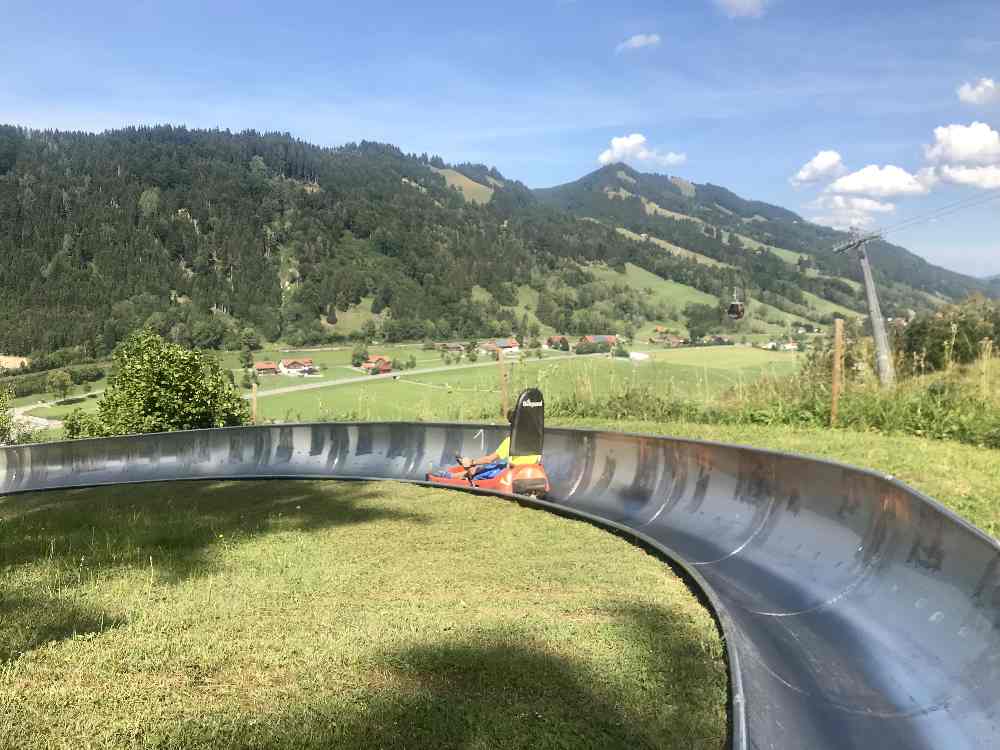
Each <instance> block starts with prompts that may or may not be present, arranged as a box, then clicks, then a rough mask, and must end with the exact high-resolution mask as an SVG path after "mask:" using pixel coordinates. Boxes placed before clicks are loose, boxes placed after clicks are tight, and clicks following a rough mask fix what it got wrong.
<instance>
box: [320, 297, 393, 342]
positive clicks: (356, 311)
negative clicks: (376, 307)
mask: <svg viewBox="0 0 1000 750" xmlns="http://www.w3.org/2000/svg"><path fill="white" fill-rule="evenodd" d="M374 301H375V298H374V297H362V298H361V302H359V303H358V304H357V305H354V306H353V307H350V308H348V309H347V310H346V311H343V312H342V311H340V310H337V322H336V323H334V324H333V325H330V324H329V323H327V322H326V318H322V319H321V322H322V324H323V327H324V328H326V329H327V330H329V331H333V332H335V333H339V334H342V335H344V336H347V335H348V334H351V333H354V332H356V331H360V330H361V329H362V327H363V326H364V324H365V323H367V322H368V321H369V320H378V319H379V316H378V315H376V314H375V313H373V312H372V302H374Z"/></svg>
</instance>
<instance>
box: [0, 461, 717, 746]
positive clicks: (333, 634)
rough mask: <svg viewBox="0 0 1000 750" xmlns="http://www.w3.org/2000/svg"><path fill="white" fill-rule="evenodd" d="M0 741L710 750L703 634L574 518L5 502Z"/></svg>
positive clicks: (454, 500) (707, 653) (264, 500)
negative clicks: (702, 749) (570, 519)
mask: <svg viewBox="0 0 1000 750" xmlns="http://www.w3.org/2000/svg"><path fill="white" fill-rule="evenodd" d="M0 542H2V543H0V747H3V748H147V747H157V748H331V747H344V748H361V747H364V748H369V747H370V748H498V747H521V748H615V747H623V748H624V747H628V748H634V747H665V748H719V747H721V746H722V745H723V743H724V738H725V733H726V719H725V701H726V675H725V667H724V660H723V650H722V644H721V642H720V640H719V637H718V635H717V632H716V628H715V625H714V623H713V621H712V619H711V617H710V616H709V614H708V612H707V611H706V610H704V609H703V608H702V607H701V606H700V605H699V604H698V602H697V601H696V600H695V599H694V597H693V596H692V595H691V593H690V592H689V591H688V590H687V589H686V588H685V586H684V584H683V583H682V582H681V581H679V580H678V579H677V578H676V577H675V576H674V575H673V574H672V573H671V572H670V569H669V568H668V567H667V566H666V565H664V564H663V563H662V562H660V561H659V560H658V559H656V558H654V557H652V556H650V555H647V554H646V553H645V552H643V551H642V550H640V549H639V548H637V547H634V546H631V545H629V544H627V543H626V542H624V541H622V540H620V539H618V538H616V537H614V536H612V535H609V534H607V533H605V532H603V531H600V530H598V529H596V528H594V527H591V526H589V525H586V524H582V523H576V522H572V521H568V520H566V519H561V518H558V517H555V516H551V515H548V514H546V513H544V512H541V511H535V510H530V509H525V508H522V507H519V506H517V505H515V504H513V503H510V502H507V501H502V500H497V499H492V498H482V497H473V496H468V495H464V494H461V493H454V492H447V491H443V490H431V489H427V488H420V487H413V486H405V485H399V484H391V483H337V482H332V481H331V482H318V481H300V482H285V481H282V482H278V481H275V482H252V483H251V482H204V483H196V482H184V483H168V484H156V485H138V486H137V485H131V486H118V487H113V488H101V489H90V490H76V491H69V492H50V493H36V494H31V495H17V496H9V497H0Z"/></svg>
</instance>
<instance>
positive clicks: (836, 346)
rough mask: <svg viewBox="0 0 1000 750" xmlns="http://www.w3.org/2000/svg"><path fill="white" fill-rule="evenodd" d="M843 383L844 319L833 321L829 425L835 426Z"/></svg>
mask: <svg viewBox="0 0 1000 750" xmlns="http://www.w3.org/2000/svg"><path fill="white" fill-rule="evenodd" d="M843 384H844V321H843V319H841V318H837V319H835V320H834V321H833V387H832V388H831V403H830V426H831V427H836V426H837V407H838V406H839V404H840V392H841V390H842V389H843Z"/></svg>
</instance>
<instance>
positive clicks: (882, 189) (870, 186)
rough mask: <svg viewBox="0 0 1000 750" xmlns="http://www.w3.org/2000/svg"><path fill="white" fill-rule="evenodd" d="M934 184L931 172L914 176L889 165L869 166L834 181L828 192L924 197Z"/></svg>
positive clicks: (923, 172) (881, 196) (882, 196)
mask: <svg viewBox="0 0 1000 750" xmlns="http://www.w3.org/2000/svg"><path fill="white" fill-rule="evenodd" d="M933 182H934V174H933V171H931V170H923V171H921V172H920V173H919V174H917V175H912V174H910V173H909V172H907V171H906V170H905V169H902V168H900V167H896V166H893V165H892V164H887V165H886V166H884V167H880V166H879V165H877V164H869V165H868V166H867V167H865V168H864V169H859V170H858V171H857V172H852V173H851V174H848V175H844V176H843V177H841V178H839V179H837V180H835V181H834V183H833V184H832V185H830V187H828V188H827V192H830V193H847V194H853V195H870V196H875V197H877V198H890V197H892V196H894V195H924V194H925V193H927V192H929V191H930V187H931V185H932V184H933Z"/></svg>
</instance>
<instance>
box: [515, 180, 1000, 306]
mask: <svg viewBox="0 0 1000 750" xmlns="http://www.w3.org/2000/svg"><path fill="white" fill-rule="evenodd" d="M535 194H536V195H537V196H538V197H539V198H540V199H541V200H542V201H543V202H545V203H546V204H548V205H551V206H555V207H558V208H560V209H563V210H566V211H570V212H571V213H574V214H576V215H579V216H587V217H591V218H593V219H596V220H598V221H601V222H605V223H610V224H612V225H614V226H619V227H622V228H624V229H625V230H627V231H630V232H632V233H634V234H637V235H644V234H645V235H648V236H650V237H656V238H658V239H659V240H662V241H665V242H668V243H670V244H672V245H676V246H679V247H681V248H683V249H685V250H687V251H689V252H693V253H697V254H699V255H701V256H708V257H710V258H713V259H715V260H716V261H719V262H722V263H727V264H730V265H733V266H737V267H740V268H742V269H743V270H744V273H745V275H746V277H747V278H748V279H749V282H748V283H749V285H750V286H756V287H757V288H758V289H759V290H760V291H761V292H762V293H767V294H769V295H772V297H771V298H770V300H769V301H772V302H774V303H775V304H777V305H778V306H782V304H781V300H780V299H778V297H784V298H786V299H787V300H788V301H789V302H791V303H793V304H799V305H801V304H802V303H803V300H802V299H801V298H799V297H798V295H797V293H796V291H794V289H800V290H801V291H803V292H808V293H811V294H813V295H815V296H818V297H820V298H822V299H825V300H827V301H829V302H832V303H834V304H835V305H837V306H838V307H840V308H848V309H851V310H857V311H861V310H862V309H863V299H862V298H861V295H860V294H859V292H858V289H857V282H859V281H860V279H861V276H860V270H859V268H858V267H857V263H856V262H855V261H854V260H852V259H851V258H848V257H845V256H841V255H834V254H833V253H831V252H830V251H831V249H832V248H833V247H835V246H836V245H838V244H839V243H841V242H843V241H844V240H845V239H847V235H846V234H844V233H842V232H837V231H836V230H833V229H829V228H827V227H823V226H820V225H817V224H812V223H810V222H808V221H805V220H804V219H802V217H800V216H798V215H797V214H795V213H793V212H791V211H788V210H786V209H783V208H780V207H778V206H772V205H769V204H766V203H762V202H760V201H747V200H744V199H743V198H740V197H739V196H737V195H735V194H734V193H732V192H731V191H729V190H726V189H725V188H722V187H719V186H717V185H693V184H691V183H687V182H685V181H683V180H680V179H678V178H672V177H667V176H665V175H658V174H646V173H642V172H638V171H636V170H633V169H631V168H630V167H628V166H627V165H624V164H611V165H608V166H606V167H603V168H601V169H599V170H597V171H595V172H592V173H591V174H589V175H586V176H585V177H582V178H581V179H579V180H577V181H575V182H571V183H567V184H565V185H559V186H557V187H553V188H547V189H544V190H537V191H535ZM869 255H870V257H871V258H872V262H873V265H874V266H875V269H876V274H877V275H878V277H879V279H878V280H879V281H880V282H881V283H882V284H889V283H892V285H893V291H892V292H891V293H888V294H886V295H885V299H884V300H883V307H884V308H886V310H887V314H890V315H891V314H894V313H895V314H900V313H901V312H902V311H903V310H905V309H906V308H915V309H921V308H926V307H927V306H928V302H927V299H926V295H927V294H931V295H943V296H944V297H948V298H958V297H963V296H965V295H968V294H969V293H971V292H977V291H978V292H984V291H989V287H988V285H987V283H986V282H984V281H982V280H979V279H974V278H972V277H969V276H963V275H962V274H958V273H954V272H952V271H948V270H946V269H943V268H938V267H936V266H932V265H931V264H929V263H927V262H926V261H924V260H923V259H922V258H919V257H918V256H916V255H913V254H912V253H909V252H907V251H906V250H904V249H903V248H900V247H897V246H895V245H891V244H889V243H886V242H881V241H879V242H874V243H872V244H871V245H870V246H869ZM748 256H749V257H748ZM779 260H780V261H782V262H783V263H784V266H785V267H784V268H782V267H780V266H779V265H778V264H777V263H776V261H779ZM994 291H996V290H994ZM762 296H763V294H762Z"/></svg>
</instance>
